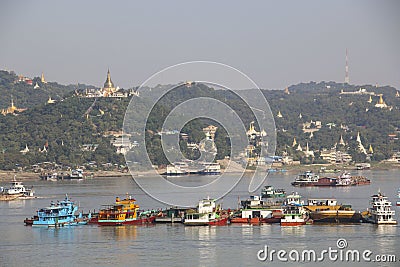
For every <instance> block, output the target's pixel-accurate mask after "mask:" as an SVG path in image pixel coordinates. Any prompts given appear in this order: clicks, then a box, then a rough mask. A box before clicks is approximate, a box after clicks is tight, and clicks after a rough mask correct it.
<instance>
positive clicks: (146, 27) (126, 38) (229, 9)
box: [0, 0, 400, 89]
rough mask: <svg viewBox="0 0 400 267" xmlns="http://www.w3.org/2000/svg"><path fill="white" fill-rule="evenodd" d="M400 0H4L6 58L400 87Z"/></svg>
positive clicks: (75, 71) (58, 71)
mask: <svg viewBox="0 0 400 267" xmlns="http://www.w3.org/2000/svg"><path fill="white" fill-rule="evenodd" d="M399 25H400V2H399V1H368V0H367V1H348V0H336V1H321V0H317V1H111V0H109V1H54V0H48V1H40V0H38V1H15V0H11V1H8V0H7V1H1V2H0V34H1V35H0V36H1V38H0V68H1V69H8V70H14V71H15V72H16V73H18V74H24V75H27V76H30V77H32V76H40V74H41V72H42V71H43V72H44V73H45V76H46V79H47V80H48V81H58V82H60V83H62V84H70V83H77V82H80V83H86V84H92V85H95V86H101V85H102V84H103V83H104V81H105V77H106V72H107V68H110V70H111V75H112V79H113V82H114V83H115V84H116V85H118V86H120V87H124V88H128V87H132V86H137V85H140V84H141V83H142V82H143V81H144V80H146V79H147V78H148V77H149V76H151V75H152V74H154V73H155V72H157V71H159V70H161V69H163V68H165V67H168V66H170V65H174V64H177V63H181V62H185V61H191V60H210V61H217V62H221V63H224V64H228V65H231V66H233V67H235V68H238V69H239V70H241V71H243V72H244V73H246V74H247V75H249V76H250V77H251V78H252V79H253V80H254V81H255V82H256V83H257V84H258V85H259V86H260V87H262V88H270V89H272V88H284V87H286V86H288V85H291V84H297V83H299V82H309V81H316V82H319V81H336V82H343V81H344V70H345V50H346V48H348V50H349V69H350V83H352V84H360V85H361V84H375V83H378V84H379V85H392V86H395V87H396V88H398V89H400V28H399Z"/></svg>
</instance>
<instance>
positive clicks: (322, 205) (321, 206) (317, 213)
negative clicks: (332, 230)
mask: <svg viewBox="0 0 400 267" xmlns="http://www.w3.org/2000/svg"><path fill="white" fill-rule="evenodd" d="M304 208H305V210H306V211H307V212H308V213H309V216H310V219H312V220H313V222H314V223H360V222H361V221H362V216H361V213H360V212H357V211H355V210H353V209H352V208H351V206H350V205H342V204H338V202H337V200H336V199H309V200H308V203H307V205H305V206H304Z"/></svg>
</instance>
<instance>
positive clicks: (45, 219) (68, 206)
mask: <svg viewBox="0 0 400 267" xmlns="http://www.w3.org/2000/svg"><path fill="white" fill-rule="evenodd" d="M77 211H78V206H75V205H74V202H73V201H71V200H70V199H69V198H68V195H66V196H65V199H64V200H63V201H57V203H54V202H53V201H52V202H51V203H50V207H46V208H42V209H40V210H39V211H37V215H36V216H34V217H33V218H32V219H26V220H25V224H27V225H32V226H47V227H63V226H74V225H83V224H87V222H88V219H90V218H88V219H85V218H83V217H82V214H79V215H78V216H76V215H75V213H76V212H77ZM89 216H90V215H89Z"/></svg>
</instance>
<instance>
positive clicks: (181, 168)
mask: <svg viewBox="0 0 400 267" xmlns="http://www.w3.org/2000/svg"><path fill="white" fill-rule="evenodd" d="M188 168H189V166H188V164H187V163H185V162H175V163H174V164H172V165H168V166H167V171H166V172H165V173H164V174H165V175H167V176H181V175H187V174H189V171H188Z"/></svg>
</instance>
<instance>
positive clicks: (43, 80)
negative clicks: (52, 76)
mask: <svg viewBox="0 0 400 267" xmlns="http://www.w3.org/2000/svg"><path fill="white" fill-rule="evenodd" d="M40 81H41V82H42V83H47V82H46V80H45V79H44V73H43V72H42V75H41V76H40Z"/></svg>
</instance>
